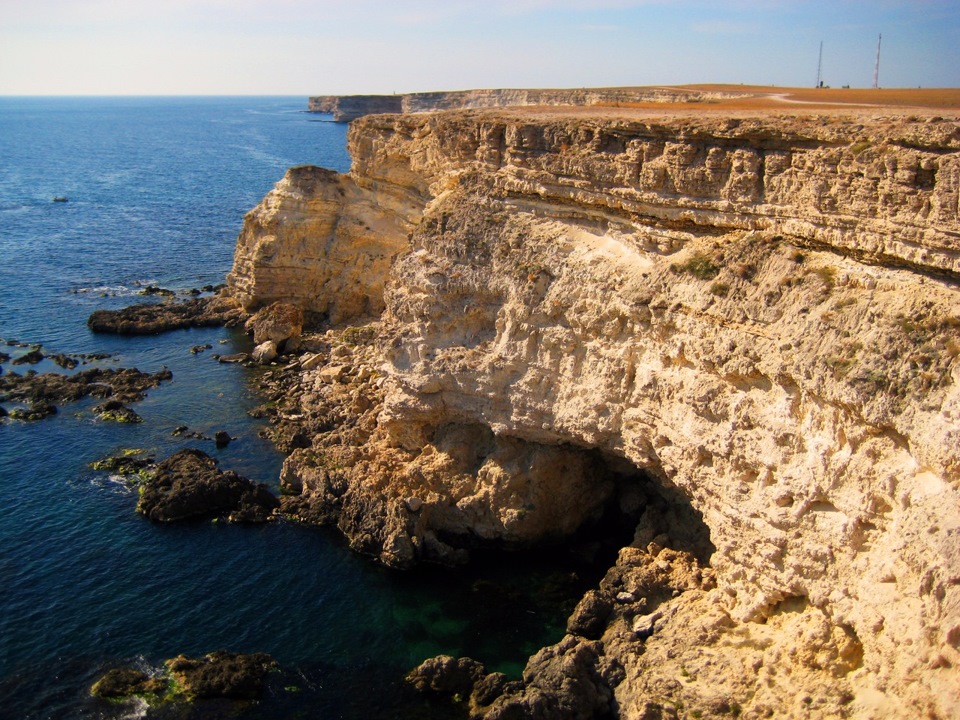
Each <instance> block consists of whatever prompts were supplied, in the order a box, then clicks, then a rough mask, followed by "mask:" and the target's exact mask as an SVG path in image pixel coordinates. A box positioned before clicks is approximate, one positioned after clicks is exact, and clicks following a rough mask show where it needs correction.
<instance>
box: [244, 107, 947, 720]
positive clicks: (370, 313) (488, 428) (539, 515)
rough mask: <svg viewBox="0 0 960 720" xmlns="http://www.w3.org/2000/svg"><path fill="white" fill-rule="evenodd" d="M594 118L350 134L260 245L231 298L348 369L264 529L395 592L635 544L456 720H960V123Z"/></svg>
mask: <svg viewBox="0 0 960 720" xmlns="http://www.w3.org/2000/svg"><path fill="white" fill-rule="evenodd" d="M510 92H511V91H503V93H501V94H496V93H493V94H490V95H488V94H484V93H478V94H476V93H475V94H470V93H462V94H456V95H455V94H442V93H441V94H436V95H434V96H432V97H433V99H427V96H416V97H412V96H404V98H402V99H401V102H406V103H407V106H408V107H409V108H413V107H417V106H416V105H415V101H416V102H422V103H427V102H430V103H441V102H467V99H468V98H470V101H471V102H474V101H476V102H481V101H484V102H486V101H490V102H492V101H494V99H498V98H499V100H504V98H506V97H509V93H510ZM526 97H527V99H529V97H530V96H526ZM540 99H541V100H542V99H543V98H542V96H541V98H540ZM499 100H498V101H499ZM589 115H590V117H588V114H587V113H582V112H570V113H561V112H551V113H537V112H535V111H531V110H516V109H514V110H461V111H454V112H438V113H431V114H419V115H413V114H411V115H390V116H384V115H378V116H375V117H367V118H364V119H362V120H359V121H358V122H356V123H354V124H353V125H352V126H351V129H350V133H349V144H350V151H351V154H352V156H353V166H352V170H351V173H350V174H349V175H337V174H335V173H331V172H328V171H321V170H317V169H309V168H298V169H295V170H292V171H290V172H289V173H288V175H287V177H286V178H284V180H283V181H282V182H280V183H279V184H278V185H277V187H276V189H275V190H274V191H273V192H271V193H270V194H269V195H268V196H267V197H266V198H265V199H264V201H263V202H262V203H261V205H260V206H259V207H258V208H256V209H255V210H253V211H251V212H250V213H249V214H248V216H247V219H246V224H245V227H244V231H243V233H242V234H241V237H240V241H239V243H238V246H237V251H236V258H235V262H234V268H233V272H232V273H231V275H230V277H229V281H228V282H229V285H230V287H231V289H232V292H233V293H234V295H235V296H236V297H237V298H238V299H239V300H241V301H242V302H243V304H244V306H245V307H247V308H248V309H252V308H255V307H258V306H262V305H265V304H267V303H270V302H272V301H274V300H285V301H288V302H295V303H297V304H299V305H300V306H301V307H303V309H304V310H306V311H308V312H312V313H314V314H316V315H320V316H325V317H327V318H328V319H329V320H330V322H331V323H338V324H340V325H339V327H338V328H337V329H336V330H335V332H338V333H341V335H340V337H341V339H342V342H341V344H340V345H338V346H334V347H332V348H331V349H330V351H329V359H330V364H329V365H328V366H327V367H313V365H312V363H314V362H320V360H316V359H315V358H311V360H310V363H311V365H309V366H308V367H309V369H306V370H305V371H304V373H303V378H302V381H301V388H300V391H299V392H298V393H296V394H288V395H286V396H285V397H286V398H288V399H289V398H292V399H289V402H290V406H289V407H286V408H284V411H283V415H284V417H289V418H296V419H297V422H304V423H313V425H309V424H308V425H307V426H306V428H307V429H306V430H304V432H303V433H302V438H301V440H302V441H301V442H300V444H298V445H296V447H297V449H296V450H293V452H292V454H291V455H290V457H289V458H288V459H287V461H286V463H285V466H284V475H283V481H284V483H285V484H286V487H287V488H288V489H289V490H290V493H289V494H288V496H286V501H287V502H294V501H295V502H296V503H298V504H299V505H298V508H299V509H298V512H299V513H300V514H301V516H303V517H305V518H308V519H309V518H314V519H317V520H318V521H322V522H330V523H334V524H336V525H337V526H338V527H339V528H340V529H341V531H342V532H343V533H344V534H345V535H346V537H347V538H348V539H349V541H350V543H351V546H352V547H354V548H356V549H358V550H360V551H362V552H364V553H368V554H370V555H373V556H376V557H378V558H379V559H380V560H381V561H382V562H384V563H386V564H388V565H393V566H400V567H406V566H410V565H413V564H415V563H417V562H423V561H439V562H455V561H458V560H460V559H461V558H462V556H463V554H464V553H466V552H469V551H470V550H472V549H473V548H475V547H517V546H519V547H523V546H527V545H531V544H537V543H540V542H550V541H554V540H556V539H558V538H561V537H565V536H569V535H571V534H572V533H573V532H575V531H576V530H577V529H578V528H579V527H581V526H585V525H589V524H590V523H591V522H595V521H596V520H597V518H598V517H600V516H601V515H603V514H604V513H611V512H614V511H618V512H622V513H624V514H626V515H630V516H631V517H632V518H634V520H633V521H632V524H631V527H636V532H635V535H634V537H633V541H632V542H630V543H629V544H628V545H626V546H625V547H623V549H622V550H621V551H620V556H619V558H618V560H617V562H616V563H615V564H614V565H613V566H612V567H611V568H610V570H609V572H608V574H607V577H606V578H605V579H604V581H603V582H602V583H601V584H600V585H599V586H598V587H597V588H596V589H594V590H591V591H590V593H588V595H587V596H586V597H585V598H584V600H583V601H582V602H581V604H580V606H579V607H578V608H577V610H576V611H575V612H574V614H573V615H572V616H571V618H570V622H569V624H568V626H567V631H568V634H567V636H566V637H565V638H564V639H563V641H561V642H560V643H558V644H557V645H555V646H551V647H548V648H544V649H543V650H542V651H541V652H540V653H538V654H537V655H535V656H534V657H533V658H532V659H531V661H530V664H529V665H528V666H527V670H526V671H525V672H524V675H523V681H522V683H519V684H510V686H509V687H502V688H499V689H497V692H492V691H491V692H488V693H486V694H484V695H483V697H481V696H480V694H477V693H474V695H475V696H476V697H474V696H473V695H469V693H466V694H464V698H466V697H469V698H470V700H469V702H470V703H471V704H474V705H476V707H472V712H473V713H474V715H473V716H474V717H477V718H485V720H506V719H507V718H516V717H580V718H590V717H614V716H617V715H619V717H622V718H624V719H633V718H685V717H703V718H728V717H738V716H739V717H743V718H764V717H777V718H797V719H799V718H819V719H820V720H828V719H832V718H844V717H856V718H918V717H924V718H935V717H936V718H947V717H960V695H958V694H957V692H956V689H957V687H958V686H960V685H958V683H960V543H958V538H960V510H958V508H960V334H958V333H960V290H958V286H957V278H958V276H960V200H958V192H960V122H958V121H957V120H943V119H940V118H933V117H931V118H923V117H913V116H911V117H904V116H901V117H895V116H894V113H892V112H891V113H890V114H889V115H887V116H885V117H881V116H878V117H866V116H864V115H861V116H855V117H840V116H836V115H835V116H831V117H826V116H823V115H810V116H806V117H798V116H793V117H783V116H775V117H770V116H767V117H764V116H760V117H745V116H740V117H724V116H722V115H720V114H718V113H687V114H684V115H677V116H673V117H668V116H666V115H662V114H658V115H656V116H643V115H637V116H636V117H632V118H629V119H624V118H623V117H620V116H619V115H622V114H621V113H617V114H616V115H608V116H604V115H603V113H602V112H601V111H600V110H597V111H596V112H595V113H589ZM349 323H370V324H369V325H366V326H365V327H364V328H360V327H350V328H347V329H343V328H344V325H345V324H349ZM365 333H366V334H365ZM367 336H369V346H368V348H369V349H368V350H367V352H368V353H369V357H366V358H363V357H361V355H360V350H359V349H358V348H360V347H361V346H362V345H363V343H362V342H361V341H362V340H363V338H364V337H367ZM321 359H322V358H321ZM351 383H352V384H351ZM364 388H372V389H369V390H365V389H364ZM308 444H309V447H306V445H308ZM633 523H635V525H634V524H633ZM705 537H708V538H709V540H708V541H705ZM501 685H502V683H501ZM571 703H580V704H579V705H576V708H578V709H577V710H576V712H574V710H573V709H571V708H573V707H574V706H573V705H572V704H571ZM481 705H482V707H481ZM550 708H552V710H550ZM558 708H559V709H558ZM551 713H552V714H551Z"/></svg>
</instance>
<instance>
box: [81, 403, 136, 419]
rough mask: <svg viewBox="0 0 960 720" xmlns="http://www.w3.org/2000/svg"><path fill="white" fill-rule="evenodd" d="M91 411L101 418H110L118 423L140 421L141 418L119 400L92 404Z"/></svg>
mask: <svg viewBox="0 0 960 720" xmlns="http://www.w3.org/2000/svg"><path fill="white" fill-rule="evenodd" d="M93 411H94V412H95V413H96V414H97V415H99V416H100V419H101V420H112V421H113V422H118V423H142V422H143V418H142V417H140V416H139V415H137V413H135V412H134V411H133V410H131V409H130V408H128V407H127V406H126V405H124V404H123V403H122V402H120V401H119V400H107V402H105V403H101V404H99V405H94V407H93Z"/></svg>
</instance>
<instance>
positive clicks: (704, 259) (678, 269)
mask: <svg viewBox="0 0 960 720" xmlns="http://www.w3.org/2000/svg"><path fill="white" fill-rule="evenodd" d="M670 270H671V272H674V273H688V274H690V275H693V276H694V277H695V278H697V279H698V280H713V279H714V278H715V277H716V276H717V275H719V274H720V266H719V265H716V264H715V263H714V262H713V259H712V258H711V257H710V256H709V255H705V254H703V253H697V254H696V255H694V256H693V257H692V258H690V259H689V260H687V261H686V262H685V263H683V265H678V264H676V263H674V264H673V265H671V266H670Z"/></svg>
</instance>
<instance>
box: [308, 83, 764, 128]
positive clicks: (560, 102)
mask: <svg viewBox="0 0 960 720" xmlns="http://www.w3.org/2000/svg"><path fill="white" fill-rule="evenodd" d="M746 94H747V93H742V94H741V93H736V92H731V91H721V90H698V89H682V88H583V89H580V90H568V89H560V90H532V89H488V90H454V91H450V92H421V93H405V94H402V95H317V96H315V97H311V98H310V100H309V102H308V104H307V109H308V110H309V112H316V113H327V114H332V115H333V119H334V120H335V121H336V122H350V121H351V120H356V119H357V118H359V117H363V116H364V115H374V114H378V113H417V112H432V111H435V110H464V109H471V108H506V107H522V106H529V105H539V106H589V105H616V104H620V103H641V102H643V103H677V102H687V103H689V102H706V101H711V100H718V99H727V98H732V97H740V96H741V95H742V96H746Z"/></svg>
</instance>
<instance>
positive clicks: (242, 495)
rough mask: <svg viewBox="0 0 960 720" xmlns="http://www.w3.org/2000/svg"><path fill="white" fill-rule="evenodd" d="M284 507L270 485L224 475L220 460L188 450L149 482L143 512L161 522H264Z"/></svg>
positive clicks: (143, 496)
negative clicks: (214, 519)
mask: <svg viewBox="0 0 960 720" xmlns="http://www.w3.org/2000/svg"><path fill="white" fill-rule="evenodd" d="M279 504H280V503H279V501H278V500H277V498H276V497H274V496H273V494H271V493H270V491H269V490H268V489H267V486H266V485H263V484H262V483H260V484H258V483H254V482H253V481H251V480H248V479H247V478H245V477H242V476H241V475H238V474H237V473H235V472H233V471H232V470H227V471H221V470H219V469H218V468H217V461H216V460H215V459H213V458H212V457H210V456H208V455H207V454H205V453H204V452H202V451H200V450H195V449H189V448H188V449H186V450H181V451H180V452H178V453H175V454H174V455H171V456H170V457H169V458H167V459H166V460H164V461H163V462H161V463H160V464H159V465H158V466H157V470H156V473H155V474H154V476H153V477H152V478H149V479H148V480H146V481H145V482H144V484H143V486H142V487H141V490H140V501H139V502H138V503H137V512H139V513H140V514H142V515H145V516H146V517H148V518H150V519H151V520H154V521H157V522H171V521H175V520H185V519H188V518H200V517H219V516H223V517H226V518H228V519H229V520H232V521H236V522H264V521H266V520H270V519H271V518H272V517H273V511H274V510H275V509H276V508H277V507H279Z"/></svg>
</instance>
